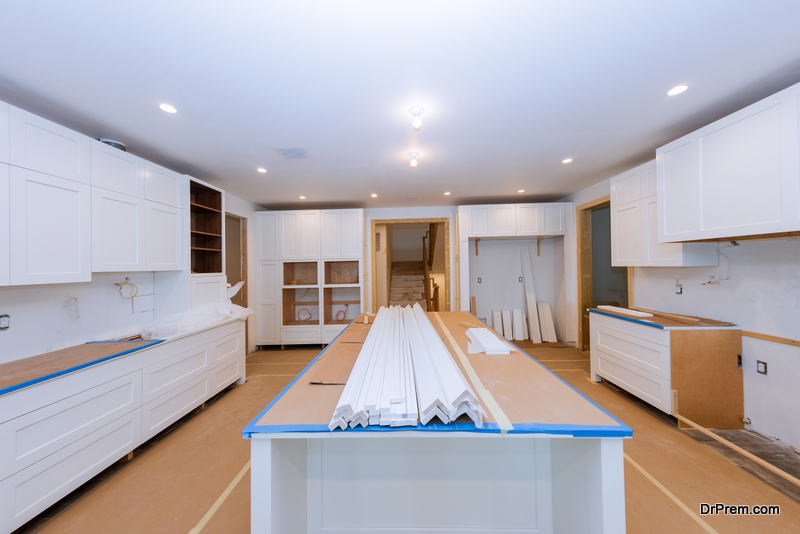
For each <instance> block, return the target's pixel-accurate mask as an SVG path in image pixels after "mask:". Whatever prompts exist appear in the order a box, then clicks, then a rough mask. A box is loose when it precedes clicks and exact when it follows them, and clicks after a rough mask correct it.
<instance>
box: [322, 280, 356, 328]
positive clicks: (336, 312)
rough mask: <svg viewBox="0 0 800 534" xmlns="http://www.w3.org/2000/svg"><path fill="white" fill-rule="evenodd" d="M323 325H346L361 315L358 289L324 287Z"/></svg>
mask: <svg viewBox="0 0 800 534" xmlns="http://www.w3.org/2000/svg"><path fill="white" fill-rule="evenodd" d="M322 293H323V300H322V302H323V310H324V311H323V320H324V323H323V324H325V325H347V324H349V323H350V321H352V320H353V319H355V318H356V317H358V315H359V314H360V313H361V288H360V287H357V286H356V287H326V288H325V289H324V290H323V292H322Z"/></svg>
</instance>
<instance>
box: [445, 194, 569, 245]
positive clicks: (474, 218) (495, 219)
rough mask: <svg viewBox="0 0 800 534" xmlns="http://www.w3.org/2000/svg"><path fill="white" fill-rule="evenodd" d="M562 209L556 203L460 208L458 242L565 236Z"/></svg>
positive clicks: (560, 205)
mask: <svg viewBox="0 0 800 534" xmlns="http://www.w3.org/2000/svg"><path fill="white" fill-rule="evenodd" d="M564 206H565V204H563V203H559V202H551V203H542V204H496V205H486V206H459V208H458V217H459V225H460V226H459V228H460V232H459V239H462V240H463V239H469V238H475V237H536V236H557V235H564V228H565V226H564Z"/></svg>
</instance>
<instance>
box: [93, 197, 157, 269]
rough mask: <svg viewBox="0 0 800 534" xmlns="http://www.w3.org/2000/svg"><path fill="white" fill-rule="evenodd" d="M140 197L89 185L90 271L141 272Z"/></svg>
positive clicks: (142, 221)
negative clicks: (90, 212)
mask: <svg viewBox="0 0 800 534" xmlns="http://www.w3.org/2000/svg"><path fill="white" fill-rule="evenodd" d="M145 207H146V201H145V200H144V199H143V198H138V197H133V196H130V195H123V194H122V193H115V192H113V191H107V190H105V189H100V188H99V187H93V188H92V271H93V272H120V271H144V270H146V267H147V264H146V261H145V240H146V237H145V236H146V225H145Z"/></svg>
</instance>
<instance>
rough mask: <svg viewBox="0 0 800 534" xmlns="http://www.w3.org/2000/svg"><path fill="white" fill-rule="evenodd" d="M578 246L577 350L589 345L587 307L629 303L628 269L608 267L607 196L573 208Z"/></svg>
mask: <svg viewBox="0 0 800 534" xmlns="http://www.w3.org/2000/svg"><path fill="white" fill-rule="evenodd" d="M576 231H577V243H578V313H579V318H578V348H579V349H580V350H583V351H588V350H589V347H590V345H591V332H590V331H589V311H588V310H589V308H594V307H596V306H600V305H611V306H620V307H622V308H627V307H628V305H629V303H630V302H632V295H631V294H630V292H629V280H631V279H632V276H631V273H630V269H631V268H630V267H612V265H611V197H610V196H605V197H603V198H598V199H597V200H594V201H592V202H587V203H586V204H582V205H580V206H578V207H577V208H576Z"/></svg>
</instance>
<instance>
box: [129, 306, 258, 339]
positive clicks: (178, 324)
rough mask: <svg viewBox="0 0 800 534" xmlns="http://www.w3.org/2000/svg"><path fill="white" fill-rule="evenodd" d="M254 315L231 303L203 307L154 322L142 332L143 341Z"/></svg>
mask: <svg viewBox="0 0 800 534" xmlns="http://www.w3.org/2000/svg"><path fill="white" fill-rule="evenodd" d="M253 313H254V312H253V310H250V309H248V308H242V307H241V306H237V305H236V304H231V303H229V302H226V303H220V304H213V305H210V306H203V307H201V308H196V309H194V310H191V311H188V312H186V313H180V314H177V315H170V316H169V317H164V318H163V319H160V320H158V321H156V322H154V323H153V324H151V325H149V326H147V327H146V328H144V329H143V330H142V339H170V338H173V337H176V336H180V335H183V334H188V333H190V332H195V331H197V330H202V329H204V328H208V327H210V326H214V325H215V324H217V323H221V322H222V321H226V320H228V319H240V320H242V321H244V320H245V319H247V317H248V316H249V315H252V314H253Z"/></svg>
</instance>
